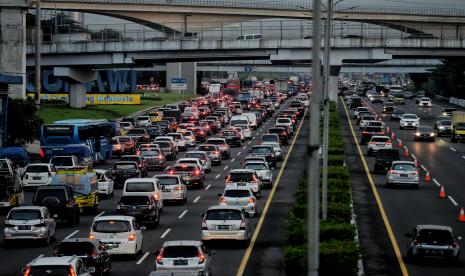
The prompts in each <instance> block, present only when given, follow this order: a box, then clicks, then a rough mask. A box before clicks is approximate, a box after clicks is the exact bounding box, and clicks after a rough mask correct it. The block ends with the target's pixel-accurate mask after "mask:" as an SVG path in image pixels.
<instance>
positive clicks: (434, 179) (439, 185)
mask: <svg viewBox="0 0 465 276" xmlns="http://www.w3.org/2000/svg"><path fill="white" fill-rule="evenodd" d="M433 182H434V184H436V186H438V187H441V184H439V182H438V181H437V180H436V178H433Z"/></svg>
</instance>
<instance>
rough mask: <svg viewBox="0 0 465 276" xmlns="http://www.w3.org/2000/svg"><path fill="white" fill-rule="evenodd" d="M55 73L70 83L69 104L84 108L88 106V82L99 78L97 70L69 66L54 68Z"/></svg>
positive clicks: (72, 106)
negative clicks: (83, 69) (82, 69)
mask: <svg viewBox="0 0 465 276" xmlns="http://www.w3.org/2000/svg"><path fill="white" fill-rule="evenodd" d="M53 75H55V76H56V77H62V78H64V79H66V80H67V81H68V82H69V83H70V91H69V106H70V107H71V108H83V107H85V106H86V92H87V91H86V83H88V82H90V81H93V80H95V79H97V72H94V71H91V70H87V71H81V70H79V69H74V68H69V67H55V68H53Z"/></svg>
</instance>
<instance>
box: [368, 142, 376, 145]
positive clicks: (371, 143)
mask: <svg viewBox="0 0 465 276" xmlns="http://www.w3.org/2000/svg"><path fill="white" fill-rule="evenodd" d="M368 144H370V145H374V144H376V142H369V143H368Z"/></svg>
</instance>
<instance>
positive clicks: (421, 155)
mask: <svg viewBox="0 0 465 276" xmlns="http://www.w3.org/2000/svg"><path fill="white" fill-rule="evenodd" d="M365 104H366V106H368V107H371V108H373V111H374V113H375V114H378V115H379V117H380V119H381V120H383V121H384V122H385V123H386V125H387V126H388V127H389V128H390V130H391V131H393V132H394V133H395V136H396V142H395V143H394V147H397V148H399V143H398V142H399V141H398V140H397V139H400V140H401V141H402V144H403V146H405V147H406V148H407V149H408V154H409V156H408V157H402V159H404V160H414V159H416V160H418V165H419V167H420V176H421V180H420V188H419V189H406V188H398V187H396V188H387V187H386V186H385V183H386V176H385V175H383V174H374V173H372V170H373V165H374V158H373V157H367V156H366V152H367V149H366V146H359V145H358V144H359V142H360V137H361V131H359V129H358V126H357V125H356V124H355V121H354V120H352V119H347V114H350V111H349V110H347V109H346V107H345V106H344V108H342V111H341V115H342V116H341V118H343V120H344V121H345V122H344V124H343V126H344V139H345V142H346V153H347V158H348V159H349V160H350V161H353V162H348V166H349V168H350V169H351V172H352V175H353V183H354V185H353V186H354V201H355V210H356V212H357V213H358V218H359V219H358V225H359V231H360V233H361V235H360V236H361V240H362V244H363V247H364V248H365V250H366V252H367V254H366V255H367V257H366V258H365V260H364V263H365V268H366V272H367V274H376V275H401V274H403V275H421V276H424V275H464V273H465V266H464V263H465V258H463V255H462V257H461V258H460V260H461V262H460V264H459V265H451V264H450V263H448V262H444V261H442V260H437V259H429V260H426V261H423V262H415V263H409V262H407V261H406V258H405V256H406V253H407V250H406V249H407V246H406V245H407V242H408V238H407V237H405V233H407V232H411V230H412V229H413V227H414V226H415V225H417V224H439V225H448V226H451V227H452V228H453V229H454V232H455V234H457V235H464V234H465V223H464V222H458V221H457V218H458V215H459V210H460V207H463V206H465V193H464V192H463V184H464V183H465V182H464V180H463V176H464V169H465V144H460V143H451V142H450V138H449V137H437V138H436V140H435V142H420V141H414V139H413V138H414V131H413V130H400V128H399V121H390V115H389V114H386V115H383V114H382V112H381V108H382V107H381V105H380V104H374V105H372V104H370V103H369V102H368V101H365ZM443 107H450V106H449V105H448V104H445V103H441V102H435V103H434V104H433V106H432V108H418V107H417V105H416V104H415V101H414V100H407V103H406V105H399V106H397V108H398V109H403V110H404V111H405V112H406V113H414V114H417V115H418V116H420V118H421V119H420V125H427V126H431V127H433V126H434V121H435V118H436V117H437V116H438V115H440V114H441V112H442V108H443ZM346 112H347V113H346ZM347 120H349V122H350V124H349V123H348V121H347ZM401 153H402V155H403V154H404V148H401ZM426 171H428V172H429V173H430V176H431V178H432V180H431V181H429V182H428V181H425V176H426ZM441 185H443V186H444V187H445V191H446V194H447V197H446V198H438V194H439V188H440V186H441ZM460 245H461V246H462V247H463V246H465V244H464V243H463V242H460Z"/></svg>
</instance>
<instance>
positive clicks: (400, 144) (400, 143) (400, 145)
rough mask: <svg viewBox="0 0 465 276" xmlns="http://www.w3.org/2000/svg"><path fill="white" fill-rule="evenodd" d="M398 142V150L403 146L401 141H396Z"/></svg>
mask: <svg viewBox="0 0 465 276" xmlns="http://www.w3.org/2000/svg"><path fill="white" fill-rule="evenodd" d="M397 141H398V142H399V148H401V147H403V146H404V145H403V144H402V140H400V139H399V140H397Z"/></svg>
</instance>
